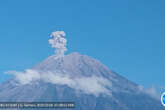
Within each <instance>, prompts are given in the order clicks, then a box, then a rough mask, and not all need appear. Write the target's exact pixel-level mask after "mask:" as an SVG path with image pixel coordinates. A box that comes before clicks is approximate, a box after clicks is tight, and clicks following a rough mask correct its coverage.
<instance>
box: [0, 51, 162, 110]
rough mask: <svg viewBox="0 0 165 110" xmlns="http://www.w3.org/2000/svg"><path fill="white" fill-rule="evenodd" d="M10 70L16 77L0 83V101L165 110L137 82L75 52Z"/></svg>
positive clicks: (82, 109)
mask: <svg viewBox="0 0 165 110" xmlns="http://www.w3.org/2000/svg"><path fill="white" fill-rule="evenodd" d="M10 73H13V74H14V76H15V77H14V78H13V79H11V80H9V81H7V82H5V83H3V84H1V85H0V102H4V101H5V102H6V101H11V102H15V101H18V102H20V101H24V102H31V101H33V102H35V101H37V102H38V101H41V102H43V101H44V102H53V101H74V102H75V104H76V108H75V110H100V109H102V110H165V109H164V108H163V107H162V105H161V103H160V102H159V101H158V100H156V99H155V98H153V97H152V96H151V95H149V94H147V93H146V92H144V91H143V90H142V89H140V87H139V85H137V84H135V83H133V82H131V81H129V80H127V79H126V78H124V77H122V76H120V75H119V74H117V73H115V72H113V71H111V70H110V69H108V68H107V67H106V66H105V65H104V64H102V63H101V62H100V61H98V60H96V59H94V58H92V57H89V56H87V55H81V54H79V53H75V52H74V53H71V54H69V55H65V56H64V57H60V58H56V55H53V56H50V57H48V58H47V59H46V60H44V61H43V62H41V63H39V64H38V65H36V66H34V67H33V68H31V69H28V70H25V71H24V72H17V71H11V72H10Z"/></svg>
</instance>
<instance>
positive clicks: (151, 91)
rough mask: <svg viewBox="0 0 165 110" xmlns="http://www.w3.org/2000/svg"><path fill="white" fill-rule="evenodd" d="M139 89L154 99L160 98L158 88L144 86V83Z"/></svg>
mask: <svg viewBox="0 0 165 110" xmlns="http://www.w3.org/2000/svg"><path fill="white" fill-rule="evenodd" d="M138 88H139V90H140V91H141V92H143V93H145V94H148V95H150V96H151V97H152V98H154V99H158V100H159V99H160V94H159V93H158V92H157V90H156V88H155V87H154V86H152V87H151V88H144V87H143V86H142V85H139V86H138Z"/></svg>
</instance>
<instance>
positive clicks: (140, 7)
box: [0, 0, 165, 86]
mask: <svg viewBox="0 0 165 110" xmlns="http://www.w3.org/2000/svg"><path fill="white" fill-rule="evenodd" d="M164 5H165V1H164V0H81V1H80V0H1V1H0V50H1V51H0V82H2V81H5V80H6V79H7V78H8V77H7V76H6V75H4V74H3V72H4V71H8V70H24V69H27V68H31V67H32V66H34V65H36V64H37V63H39V62H41V61H42V60H44V59H45V58H47V57H48V56H50V55H52V54H53V51H54V50H53V49H52V48H51V46H50V45H49V44H48V39H49V35H50V33H51V32H52V31H54V30H64V31H65V32H66V38H67V40H68V44H67V48H68V52H67V53H71V52H74V51H77V52H79V53H81V54H87V55H89V56H92V57H94V58H97V59H99V60H100V61H101V62H103V63H104V64H105V65H107V66H108V67H109V68H110V69H111V70H113V71H116V72H117V73H119V74H121V75H122V76H124V77H126V78H128V79H129V80H131V81H134V82H136V83H138V84H142V85H144V86H151V85H156V86H165V80H164V78H165V51H164V49H165V7H164Z"/></svg>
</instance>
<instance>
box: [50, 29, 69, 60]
mask: <svg viewBox="0 0 165 110" xmlns="http://www.w3.org/2000/svg"><path fill="white" fill-rule="evenodd" d="M65 35H66V34H65V32H64V31H56V32H52V33H51V35H50V37H51V39H49V44H51V46H52V48H55V54H56V57H57V58H59V57H63V56H64V53H65V51H67V48H66V43H67V40H66V39H65Z"/></svg>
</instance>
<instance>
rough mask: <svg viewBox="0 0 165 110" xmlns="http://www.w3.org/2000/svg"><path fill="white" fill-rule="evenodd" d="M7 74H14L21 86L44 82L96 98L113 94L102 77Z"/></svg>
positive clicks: (109, 83)
mask: <svg viewBox="0 0 165 110" xmlns="http://www.w3.org/2000/svg"><path fill="white" fill-rule="evenodd" d="M6 73H8V74H13V75H14V76H15V78H16V80H17V81H18V83H19V84H21V85H25V84H31V83H33V82H34V81H37V80H42V81H44V82H48V83H52V84H58V85H66V86H68V87H70V88H73V89H75V90H77V91H80V92H83V93H86V94H93V95H95V96H99V95H100V94H102V93H103V94H106V95H111V92H110V91H109V90H108V89H107V87H111V86H112V84H111V82H109V81H108V80H107V79H105V78H102V77H97V76H92V77H79V78H71V77H70V76H68V75H66V74H60V73H52V72H47V73H40V72H38V71H36V70H31V69H28V70H25V72H18V71H8V72H6Z"/></svg>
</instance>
